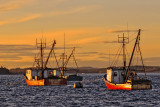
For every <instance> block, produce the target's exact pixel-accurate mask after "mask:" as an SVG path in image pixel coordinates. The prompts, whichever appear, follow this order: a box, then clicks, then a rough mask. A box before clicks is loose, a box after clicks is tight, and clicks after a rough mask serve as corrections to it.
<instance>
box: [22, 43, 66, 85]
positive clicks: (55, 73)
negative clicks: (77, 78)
mask: <svg viewBox="0 0 160 107" xmlns="http://www.w3.org/2000/svg"><path fill="white" fill-rule="evenodd" d="M55 44H56V41H54V42H53V45H52V47H51V50H50V53H49V55H48V57H47V59H46V61H45V63H44V64H43V49H44V48H45V47H46V46H44V43H42V40H41V43H40V50H41V67H40V64H39V60H36V63H37V65H38V67H36V69H27V70H26V73H25V75H24V78H25V80H26V83H27V85H29V86H46V85H67V78H66V76H65V75H64V72H63V71H62V70H55V69H49V68H47V63H48V60H49V58H50V56H51V53H52V52H53V53H54V46H55ZM45 45H46V44H45ZM54 56H55V53H54ZM55 59H56V57H55ZM37 61H38V62H37ZM56 61H57V60H56ZM57 65H58V63H57Z"/></svg>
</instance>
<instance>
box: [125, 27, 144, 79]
mask: <svg viewBox="0 0 160 107" xmlns="http://www.w3.org/2000/svg"><path fill="white" fill-rule="evenodd" d="M140 34H141V29H139V30H138V35H137V38H136V42H135V44H134V48H133V51H132V55H131V58H130V61H129V65H128V69H127V72H126V81H127V78H128V72H129V70H130V66H131V63H132V59H133V56H134V52H135V49H136V46H137V44H139V40H140ZM141 58H142V57H141ZM126 81H125V82H126Z"/></svg>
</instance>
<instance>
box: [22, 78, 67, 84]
mask: <svg viewBox="0 0 160 107" xmlns="http://www.w3.org/2000/svg"><path fill="white" fill-rule="evenodd" d="M24 78H25V80H26V83H27V85H29V86H45V85H67V79H64V78H62V79H41V80H28V79H27V78H26V77H25V76H24Z"/></svg>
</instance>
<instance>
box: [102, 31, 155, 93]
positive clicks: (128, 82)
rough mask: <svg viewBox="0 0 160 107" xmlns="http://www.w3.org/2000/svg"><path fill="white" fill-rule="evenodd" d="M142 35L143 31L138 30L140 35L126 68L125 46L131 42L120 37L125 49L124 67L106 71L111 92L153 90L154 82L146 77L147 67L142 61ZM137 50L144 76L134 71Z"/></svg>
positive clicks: (105, 77) (105, 80) (107, 84)
mask: <svg viewBox="0 0 160 107" xmlns="http://www.w3.org/2000/svg"><path fill="white" fill-rule="evenodd" d="M140 34H141V29H139V30H138V34H137V37H136V41H135V44H134V48H133V51H132V54H131V57H130V60H129V64H128V66H126V54H125V44H126V43H128V42H129V39H128V38H127V37H125V36H124V34H123V37H119V39H120V38H121V39H122V40H119V42H120V43H122V44H123V45H122V48H123V67H108V68H107V70H106V74H105V75H104V82H105V85H106V86H107V88H108V89H109V90H146V89H152V82H151V80H148V79H147V77H146V72H145V67H144V63H143V59H142V54H141V50H140V45H139V43H140ZM135 50H138V52H139V55H140V59H141V63H142V68H143V69H142V70H141V71H144V76H141V75H138V74H137V72H136V71H135V70H134V69H132V67H131V64H132V62H133V57H134V54H135Z"/></svg>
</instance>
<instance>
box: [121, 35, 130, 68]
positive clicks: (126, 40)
mask: <svg viewBox="0 0 160 107" xmlns="http://www.w3.org/2000/svg"><path fill="white" fill-rule="evenodd" d="M118 43H122V44H123V45H122V47H123V69H124V70H125V69H126V53H125V50H126V49H125V45H126V43H129V38H128V37H125V36H124V33H123V36H122V37H119V36H118Z"/></svg>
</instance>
